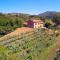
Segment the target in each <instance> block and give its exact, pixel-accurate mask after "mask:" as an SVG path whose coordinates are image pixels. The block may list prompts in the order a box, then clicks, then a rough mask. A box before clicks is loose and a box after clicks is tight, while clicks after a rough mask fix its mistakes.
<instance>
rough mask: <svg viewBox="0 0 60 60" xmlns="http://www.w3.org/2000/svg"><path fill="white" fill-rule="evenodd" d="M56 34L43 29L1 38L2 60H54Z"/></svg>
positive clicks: (0, 54) (0, 52)
mask: <svg viewBox="0 0 60 60" xmlns="http://www.w3.org/2000/svg"><path fill="white" fill-rule="evenodd" d="M55 42H56V34H55V33H53V34H50V35H49V34H48V33H47V32H46V31H44V30H41V29H34V30H33V31H29V32H25V33H19V34H18V35H13V36H5V37H4V38H2V39H1V38H0V59H1V60H52V56H53V55H51V54H53V53H51V52H53V49H54V48H55V47H56V44H55Z"/></svg>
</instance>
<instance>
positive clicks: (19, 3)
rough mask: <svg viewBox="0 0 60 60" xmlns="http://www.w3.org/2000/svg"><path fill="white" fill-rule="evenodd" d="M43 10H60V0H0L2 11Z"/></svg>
mask: <svg viewBox="0 0 60 60" xmlns="http://www.w3.org/2000/svg"><path fill="white" fill-rule="evenodd" d="M45 11H57V12H60V0H0V12H2V13H27V14H39V13H43V12H45Z"/></svg>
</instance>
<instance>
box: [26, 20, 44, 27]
mask: <svg viewBox="0 0 60 60" xmlns="http://www.w3.org/2000/svg"><path fill="white" fill-rule="evenodd" d="M27 26H28V27H30V28H42V27H43V26H44V22H43V21H42V20H28V21H27Z"/></svg>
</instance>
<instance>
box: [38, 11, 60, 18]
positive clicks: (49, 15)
mask: <svg viewBox="0 0 60 60" xmlns="http://www.w3.org/2000/svg"><path fill="white" fill-rule="evenodd" d="M39 16H41V17H44V18H51V19H52V18H53V17H54V16H60V12H56V11H46V12H44V13H41V14H39Z"/></svg>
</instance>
